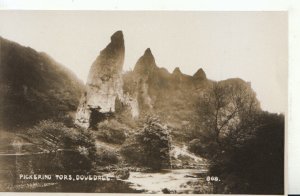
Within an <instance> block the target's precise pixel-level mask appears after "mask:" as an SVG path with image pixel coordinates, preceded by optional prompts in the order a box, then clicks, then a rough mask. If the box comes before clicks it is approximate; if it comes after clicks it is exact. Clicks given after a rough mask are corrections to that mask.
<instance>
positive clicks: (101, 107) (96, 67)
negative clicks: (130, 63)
mask: <svg viewBox="0 0 300 196" xmlns="http://www.w3.org/2000/svg"><path fill="white" fill-rule="evenodd" d="M124 55H125V47H124V39H123V33H122V32H121V31H117V32H116V33H114V34H113V35H112V36H111V42H110V43H109V44H108V45H107V46H106V48H105V49H103V50H102V51H101V52H100V55H99V56H98V57H97V58H96V60H95V62H94V63H93V64H92V67H91V69H90V72H89V76H88V79H87V83H86V91H85V92H84V94H83V96H82V98H81V101H80V105H79V107H78V110H77V114H76V120H75V123H76V124H78V125H80V126H82V127H89V124H90V118H91V115H92V111H95V112H99V113H101V114H108V113H112V112H115V109H116V108H115V102H116V99H117V98H118V99H120V100H121V101H122V100H123V99H124V98H123V80H122V68H123V63H124Z"/></svg>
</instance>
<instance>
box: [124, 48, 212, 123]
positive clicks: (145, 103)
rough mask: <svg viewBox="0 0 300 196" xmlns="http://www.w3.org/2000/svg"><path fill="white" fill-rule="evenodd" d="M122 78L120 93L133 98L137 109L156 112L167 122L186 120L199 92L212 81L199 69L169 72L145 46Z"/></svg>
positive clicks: (182, 121)
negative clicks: (185, 71)
mask: <svg viewBox="0 0 300 196" xmlns="http://www.w3.org/2000/svg"><path fill="white" fill-rule="evenodd" d="M123 78H124V93H126V94H129V95H130V96H132V97H135V98H136V99H137V101H138V106H139V112H140V113H142V114H151V113H152V114H156V115H158V116H159V117H160V118H161V119H162V120H164V121H166V122H168V123H169V124H172V123H179V124H180V123H186V122H187V121H188V120H189V119H190V118H191V116H192V115H193V112H194V103H195V101H196V99H197V98H198V97H199V94H201V92H203V91H204V90H205V89H206V88H208V87H209V86H210V85H211V84H212V81H210V80H208V79H207V78H206V74H205V72H204V71H203V70H202V69H199V70H198V71H197V72H196V73H195V74H194V75H193V76H189V75H186V74H183V73H182V72H181V71H180V69H179V68H175V69H174V71H173V73H169V72H168V71H167V70H166V69H164V68H159V67H158V66H157V64H156V62H155V57H154V55H153V54H152V51H151V50H150V49H149V48H148V49H146V51H145V52H144V54H143V55H142V56H141V57H140V58H139V59H138V61H137V63H136V64H135V67H134V70H133V71H131V72H127V73H126V74H125V75H124V77H123Z"/></svg>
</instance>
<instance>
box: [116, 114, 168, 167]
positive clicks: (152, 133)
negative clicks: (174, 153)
mask: <svg viewBox="0 0 300 196" xmlns="http://www.w3.org/2000/svg"><path fill="white" fill-rule="evenodd" d="M170 142H171V141H170V136H169V132H168V129H167V128H166V127H165V126H163V125H162V124H161V123H160V122H159V121H158V120H157V119H156V118H148V120H147V121H146V123H145V125H144V127H143V129H142V130H140V131H139V132H138V133H137V134H136V135H135V138H134V140H133V141H130V142H129V144H127V146H125V147H124V149H123V150H122V154H123V155H124V156H125V157H126V158H127V160H128V161H129V162H132V163H137V164H138V165H140V166H146V167H149V168H152V169H154V170H159V169H162V168H167V167H169V165H170Z"/></svg>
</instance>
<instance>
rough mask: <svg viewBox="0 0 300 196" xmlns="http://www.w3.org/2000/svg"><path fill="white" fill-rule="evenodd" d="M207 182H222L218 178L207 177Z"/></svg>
mask: <svg viewBox="0 0 300 196" xmlns="http://www.w3.org/2000/svg"><path fill="white" fill-rule="evenodd" d="M206 181H207V182H210V181H213V182H218V181H221V180H220V179H219V177H218V176H207V177H206Z"/></svg>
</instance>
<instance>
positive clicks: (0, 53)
mask: <svg viewBox="0 0 300 196" xmlns="http://www.w3.org/2000/svg"><path fill="white" fill-rule="evenodd" d="M82 91H83V84H82V82H81V81H79V80H78V79H77V78H76V76H75V75H74V74H73V73H72V72H71V71H70V70H68V69H66V68H65V67H63V66H62V65H61V64H59V63H57V62H55V61H54V60H53V59H52V58H51V57H49V56H48V55H47V54H45V53H41V52H37V51H35V50H33V49H31V48H29V47H24V46H21V45H19V44H17V43H15V42H12V41H9V40H6V39H4V38H2V37H0V105H1V108H0V127H1V129H4V130H10V129H23V128H25V127H28V126H31V125H33V124H35V123H36V122H38V121H40V120H42V119H48V118H60V117H63V116H65V115H67V114H68V113H69V112H74V111H75V110H76V108H77V105H78V103H79V98H80V95H81V93H82Z"/></svg>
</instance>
